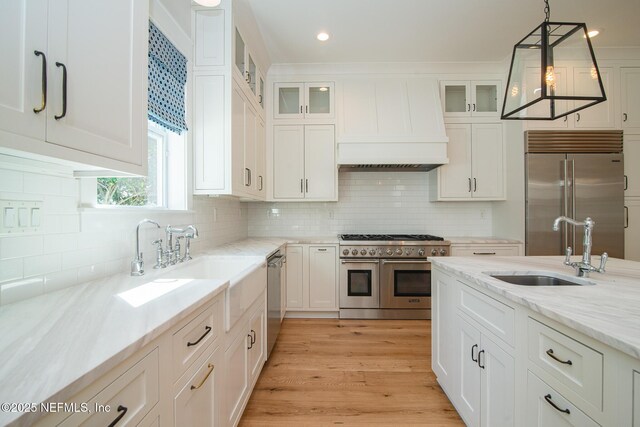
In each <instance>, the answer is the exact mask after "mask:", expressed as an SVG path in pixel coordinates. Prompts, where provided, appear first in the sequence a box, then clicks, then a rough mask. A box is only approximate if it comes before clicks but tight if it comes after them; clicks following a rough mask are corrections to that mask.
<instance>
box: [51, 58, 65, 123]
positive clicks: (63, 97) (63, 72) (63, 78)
mask: <svg viewBox="0 0 640 427" xmlns="http://www.w3.org/2000/svg"><path fill="white" fill-rule="evenodd" d="M56 67H62V114H60V115H59V116H53V118H54V119H56V120H60V119H61V118H63V117H64V116H66V115H67V66H66V65H64V64H63V63H62V62H56Z"/></svg>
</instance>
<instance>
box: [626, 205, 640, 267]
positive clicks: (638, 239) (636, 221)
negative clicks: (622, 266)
mask: <svg viewBox="0 0 640 427" xmlns="http://www.w3.org/2000/svg"><path fill="white" fill-rule="evenodd" d="M624 204H625V229H624V258H625V259H629V260H632V261H640V200H629V199H627V200H625V201H624Z"/></svg>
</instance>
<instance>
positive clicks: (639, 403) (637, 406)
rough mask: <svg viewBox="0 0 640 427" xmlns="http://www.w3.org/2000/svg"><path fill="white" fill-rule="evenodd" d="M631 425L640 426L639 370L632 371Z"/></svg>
mask: <svg viewBox="0 0 640 427" xmlns="http://www.w3.org/2000/svg"><path fill="white" fill-rule="evenodd" d="M632 405H633V409H632V411H633V412H632V414H633V420H632V422H633V427H640V372H638V371H633V402H632Z"/></svg>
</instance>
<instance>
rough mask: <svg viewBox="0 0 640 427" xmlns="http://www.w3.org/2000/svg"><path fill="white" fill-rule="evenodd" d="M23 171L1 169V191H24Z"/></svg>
mask: <svg viewBox="0 0 640 427" xmlns="http://www.w3.org/2000/svg"><path fill="white" fill-rule="evenodd" d="M23 182H24V181H23V174H22V172H18V171H14V170H8V169H0V191H6V192H12V193H22V192H23V191H24V184H23Z"/></svg>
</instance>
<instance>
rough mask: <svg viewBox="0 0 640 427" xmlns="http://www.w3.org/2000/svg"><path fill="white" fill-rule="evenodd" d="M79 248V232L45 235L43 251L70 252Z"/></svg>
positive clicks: (47, 252)
mask: <svg viewBox="0 0 640 427" xmlns="http://www.w3.org/2000/svg"><path fill="white" fill-rule="evenodd" d="M77 248H78V233H69V234H50V235H45V236H44V244H43V252H44V253H45V254H49V253H53V252H68V251H72V250H74V249H77Z"/></svg>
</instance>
